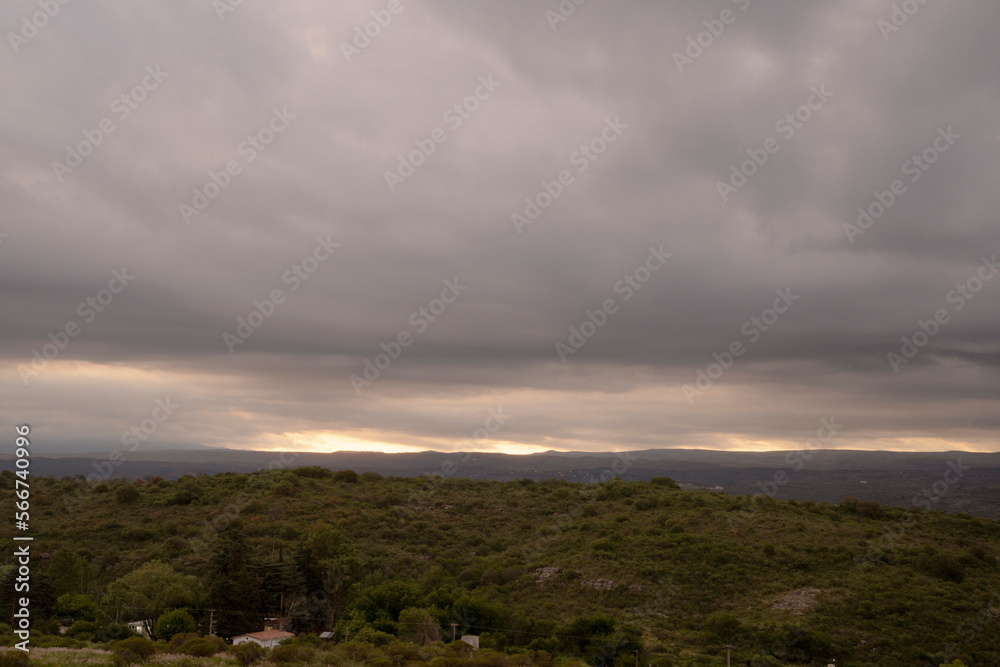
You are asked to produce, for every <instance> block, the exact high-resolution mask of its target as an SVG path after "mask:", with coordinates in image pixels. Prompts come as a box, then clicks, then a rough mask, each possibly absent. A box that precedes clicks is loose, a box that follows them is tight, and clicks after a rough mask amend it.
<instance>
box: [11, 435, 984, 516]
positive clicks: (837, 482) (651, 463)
mask: <svg viewBox="0 0 1000 667" xmlns="http://www.w3.org/2000/svg"><path fill="white" fill-rule="evenodd" d="M797 456H799V455H796V454H792V455H790V454H789V453H787V452H723V451H708V450H692V449H651V450H645V451H637V452H628V453H610V452H608V453H585V452H545V453H542V454H533V455H529V456H511V455H506V454H472V455H468V454H463V453H442V452H420V453H414V454H382V453H371V452H336V453H331V454H294V453H288V452H286V453H281V452H255V451H238V450H229V449H208V448H206V449H200V450H175V451H148V452H136V453H129V454H127V460H126V461H124V462H118V463H117V464H112V463H111V462H110V461H108V458H107V454H106V453H104V454H98V453H89V454H83V455H77V456H64V457H35V458H34V459H32V473H33V474H35V475H54V476H57V477H62V476H64V475H79V474H82V475H93V474H96V475H103V476H109V475H110V476H111V477H129V478H137V477H148V476H150V475H159V476H160V477H163V478H165V479H176V478H178V477H180V476H181V475H185V474H191V475H199V474H202V473H207V474H214V473H219V472H252V471H254V470H260V469H262V468H267V467H272V468H274V467H293V466H312V465H316V466H322V467H325V468H329V469H331V470H347V469H350V470H355V471H357V472H359V473H361V472H366V471H372V472H378V473H380V474H382V475H396V476H400V477H417V476H420V475H444V476H446V477H465V478H469V479H491V480H512V479H524V478H527V479H533V480H536V481H538V480H542V479H552V478H558V479H565V480H568V481H574V482H596V481H601V480H607V479H610V478H611V477H615V476H618V477H621V478H622V479H623V480H626V481H640V480H649V479H652V478H653V477H659V476H667V477H672V478H673V479H675V480H677V481H678V482H681V483H684V484H691V485H694V486H698V487H705V488H712V487H716V486H721V487H722V489H723V490H724V491H725V492H726V493H728V494H733V495H750V494H756V493H761V492H766V493H769V494H771V495H773V496H774V497H775V498H777V499H795V500H813V501H817V502H819V501H825V502H830V503H837V502H839V501H840V499H841V498H843V497H845V496H854V497H857V498H860V499H862V500H874V501H877V502H879V503H882V504H889V505H897V506H902V507H909V506H911V505H915V504H921V502H918V497H919V496H920V494H921V493H923V492H924V491H927V492H928V493H929V495H928V496H924V498H925V499H926V500H925V502H926V503H930V505H931V507H932V508H933V509H939V510H942V511H947V512H969V513H972V514H977V515H981V516H989V517H1000V453H988V454H983V453H969V452H934V453H900V452H868V451H855V450H821V451H815V452H809V456H810V459H809V460H808V461H805V460H802V459H800V458H796V457H797ZM949 462H952V466H949ZM959 466H960V467H959ZM797 467H800V468H801V469H799V470H798V471H796V468H797ZM0 469H8V470H10V469H13V463H12V461H11V460H10V459H9V458H7V459H4V460H0ZM952 469H956V470H958V471H959V472H960V473H961V476H958V472H949V470H952ZM782 474H783V475H784V477H782ZM776 475H777V477H776ZM946 475H947V480H948V481H945V478H946ZM782 480H783V481H784V483H783V484H780V485H779V484H778V483H777V482H779V481H782ZM949 481H950V482H951V483H949ZM935 484H937V487H936V489H935ZM942 490H943V491H944V492H943V493H941V491H942Z"/></svg>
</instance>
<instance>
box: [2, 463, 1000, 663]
mask: <svg viewBox="0 0 1000 667" xmlns="http://www.w3.org/2000/svg"><path fill="white" fill-rule="evenodd" d="M445 472H447V471H445ZM2 485H3V487H4V490H3V491H2V492H0V497H2V498H3V500H4V501H6V502H7V503H8V506H13V503H14V490H13V489H14V482H13V477H12V475H11V474H10V473H8V472H4V473H3V475H2ZM32 485H33V498H32V522H33V525H32V532H33V534H34V535H35V542H34V543H33V545H34V546H33V554H34V558H35V559H36V560H35V570H34V572H33V580H32V607H33V617H34V618H35V628H34V630H33V640H34V639H38V638H39V637H42V638H43V639H42V640H40V641H43V643H44V641H49V640H45V639H44V635H42V634H39V633H43V632H46V631H50V632H54V631H55V627H56V626H57V625H58V623H59V621H60V620H69V621H75V624H74V625H73V626H72V628H71V632H70V636H71V637H73V638H75V639H73V640H69V641H77V642H84V643H87V642H96V643H100V642H102V641H105V642H107V641H109V640H113V639H115V637H114V636H112V635H113V634H114V633H113V632H112V630H111V629H113V628H117V626H115V625H114V624H115V622H116V621H117V622H124V621H127V620H139V619H150V620H152V621H153V624H152V625H153V629H154V632H156V623H157V621H158V620H159V619H160V617H161V616H163V615H164V614H167V613H168V612H170V611H171V610H175V609H185V610H187V612H188V613H189V614H190V615H191V617H192V618H193V620H194V622H195V624H196V630H197V631H198V632H201V633H203V634H204V633H205V632H207V631H208V630H209V629H210V626H211V629H214V630H215V634H217V635H220V636H224V637H227V636H232V635H235V634H239V633H242V632H247V631H255V630H260V629H262V628H263V626H264V622H265V621H264V619H265V618H269V617H274V618H285V619H287V621H286V622H287V624H288V626H289V628H290V629H292V630H293V631H295V632H297V633H300V634H302V633H318V632H320V631H325V630H333V631H335V633H336V637H337V641H338V642H340V646H341V647H348V646H369V645H370V647H369V648H370V650H371V651H374V653H371V654H366V655H368V657H367V658H364V659H363V660H362V663H360V664H370V663H372V661H376V659H377V660H388V661H389V662H388V663H384V662H379V663H378V664H399V665H402V664H471V663H468V661H465V662H464V663H463V661H464V660H465V659H464V658H463V657H462V655H464V654H462V655H459V654H458V653H456V651H457V648H456V650H455V651H452V653H453V654H454V655H452V654H449V653H447V650H448V646H449V645H450V644H451V640H452V634H453V632H454V633H455V635H456V636H459V635H462V634H474V635H480V637H481V642H482V646H483V648H484V651H483V652H481V655H480V662H482V660H483V659H485V657H486V656H492V657H491V659H495V660H497V661H501V662H498V663H497V664H511V665H514V664H551V661H552V660H570V659H573V660H577V661H579V660H583V661H586V662H589V663H590V664H611V663H612V662H616V663H617V664H622V665H626V664H627V665H632V664H635V660H636V651H638V652H639V653H638V657H639V660H640V663H641V664H658V665H718V664H725V662H724V661H725V653H726V650H725V648H724V647H725V646H727V645H728V646H731V647H732V653H733V664H734V665H738V664H743V665H747V664H752V665H781V664H789V665H791V664H799V665H827V664H829V663H830V662H831V661H832V660H833V659H834V658H836V664H837V665H839V666H841V667H843V666H845V665H848V666H849V665H858V666H861V665H880V666H882V665H924V664H940V663H941V662H947V661H948V660H953V659H956V658H961V659H962V660H964V661H965V662H966V663H967V664H968V665H998V664H1000V565H998V556H1000V524H998V523H997V522H996V521H991V520H989V519H985V518H977V517H973V516H970V515H968V514H960V515H947V514H943V513H939V512H935V511H925V510H923V509H922V508H919V507H914V508H911V509H909V510H907V509H902V508H892V507H884V506H879V505H877V504H875V503H872V502H868V501H859V500H856V499H845V500H844V501H843V502H841V503H840V504H839V505H829V504H824V503H819V504H816V503H812V502H796V501H787V502H786V501H774V500H771V499H770V498H769V497H767V496H761V497H759V498H758V499H756V500H751V499H749V498H746V497H733V496H728V495H725V494H716V493H709V492H704V491H683V490H680V489H679V488H678V487H677V485H676V484H674V483H673V482H672V481H671V480H669V479H667V478H657V479H654V480H652V481H651V482H622V481H619V480H611V481H607V482H603V483H599V484H589V485H587V484H575V483H570V482H565V481H556V480H546V481H541V482H533V481H531V480H520V481H510V482H495V481H472V480H468V479H446V478H444V477H421V478H398V477H386V478H383V477H381V476H379V475H377V474H374V473H366V474H363V475H360V476H359V475H357V474H355V473H353V472H351V471H342V472H339V473H332V472H330V471H329V470H326V469H323V468H319V467H307V468H295V469H277V470H271V471H266V472H258V473H251V474H236V473H227V474H218V475H213V476H202V477H198V478H195V477H183V478H181V479H178V480H176V481H166V480H162V479H157V478H151V479H146V480H140V481H138V482H127V481H124V480H119V481H109V482H105V483H101V484H98V485H96V486H95V485H91V484H88V483H87V482H86V481H85V480H83V479H80V478H63V479H56V478H51V477H48V478H35V479H33V480H32ZM6 530H7V533H6V534H5V537H7V539H8V542H9V538H10V536H11V535H10V528H7V529H6ZM13 564H14V560H13V558H12V556H11V555H10V550H8V555H7V556H6V560H5V565H6V566H5V567H4V568H3V570H2V573H0V578H3V580H4V581H3V591H4V593H3V594H4V596H5V599H4V600H3V601H2V604H3V605H4V606H3V607H2V608H3V609H6V610H10V609H12V608H13V600H12V599H11V597H12V596H13V591H12V578H13V576H14V568H13ZM213 610H214V611H213ZM171 618H172V617H171ZM5 620H6V621H7V622H8V623H9V622H10V621H11V619H10V618H7V619H5ZM161 625H166V626H168V629H166V630H161V631H160V634H161V635H166V634H167V633H169V632H171V630H170V628H173V629H176V628H175V627H174V626H173V625H171V624H170V623H165V624H161ZM177 627H180V626H177ZM9 638H10V639H11V641H12V640H13V639H12V638H13V636H12V635H11V636H10V637H9ZM162 639H163V640H169V639H170V637H169V636H162ZM345 639H348V640H350V641H348V642H347V643H346V644H345V643H344V642H345ZM438 639H440V640H442V641H443V642H444V644H443V645H442V644H440V643H438V642H437V640H438ZM62 641H64V642H65V641H67V640H65V639H64V640H62ZM357 642H361V644H358V643H357ZM400 642H409V643H400ZM51 643H57V640H55V639H51ZM425 644H426V645H427V646H426V647H424V648H423V649H421V650H425V653H424V654H419V653H418V652H417V649H416V648H413V649H412V650H411V651H410V653H405V652H403V653H405V654H401V655H389V653H391V650H390V647H396V650H397V653H399V652H400V651H402V649H399V647H400V646H423V645H425ZM80 645H83V644H80ZM87 645H89V644H87ZM434 646H437V647H440V648H439V649H435V651H436V652H435V651H431V650H430V648H428V647H434ZM371 647H374V648H371ZM456 647H457V645H456ZM327 649H329V650H327ZM485 649H490V650H492V651H496V652H497V653H490V651H486V650H485ZM344 650H347V649H344ZM351 650H353V649H351ZM379 651H381V652H382V653H379ZM387 651H388V652H389V653H386V652H387ZM426 651H430V652H429V653H428V652H426ZM501 654H503V655H506V656H508V657H506V658H504V657H503V655H501ZM302 656H312V658H313V660H314V662H315V663H316V664H349V663H348V662H344V660H348V658H343V655H342V654H341V653H335V652H334V650H333V645H332V644H328V643H327V644H323V645H322V646H319V647H316V646H312V645H309V646H308V647H304V648H303V651H302V654H301V656H300V657H302ZM338 656H339V657H338ZM421 656H422V657H421ZM945 658H947V660H945ZM324 660H326V661H327V662H324ZM338 660H339V661H340V662H338ZM434 661H437V662H434ZM503 661H507V662H506V663H504V662H503ZM720 661H721V662H720ZM350 664H359V663H350ZM567 664H569V663H567ZM573 664H576V663H573Z"/></svg>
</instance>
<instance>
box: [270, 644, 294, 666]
mask: <svg viewBox="0 0 1000 667" xmlns="http://www.w3.org/2000/svg"><path fill="white" fill-rule="evenodd" d="M267 658H268V660H270V661H271V662H277V663H284V662H299V661H300V660H302V652H301V651H300V650H299V647H298V646H295V645H294V644H282V645H280V646H275V647H274V648H273V649H271V654H270V655H269V656H267Z"/></svg>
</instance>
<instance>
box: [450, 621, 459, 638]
mask: <svg viewBox="0 0 1000 667" xmlns="http://www.w3.org/2000/svg"><path fill="white" fill-rule="evenodd" d="M456 627H458V623H452V624H451V641H452V642H454V641H455V628H456Z"/></svg>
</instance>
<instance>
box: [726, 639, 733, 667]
mask: <svg viewBox="0 0 1000 667" xmlns="http://www.w3.org/2000/svg"><path fill="white" fill-rule="evenodd" d="M732 648H733V647H732V646H730V645H729V644H726V667H729V652H730V651H731V650H732Z"/></svg>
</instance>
